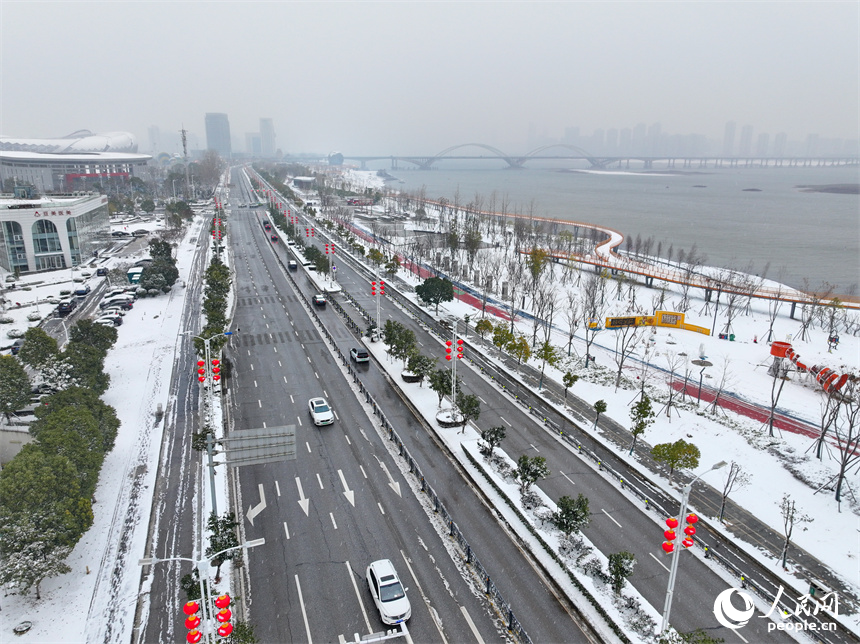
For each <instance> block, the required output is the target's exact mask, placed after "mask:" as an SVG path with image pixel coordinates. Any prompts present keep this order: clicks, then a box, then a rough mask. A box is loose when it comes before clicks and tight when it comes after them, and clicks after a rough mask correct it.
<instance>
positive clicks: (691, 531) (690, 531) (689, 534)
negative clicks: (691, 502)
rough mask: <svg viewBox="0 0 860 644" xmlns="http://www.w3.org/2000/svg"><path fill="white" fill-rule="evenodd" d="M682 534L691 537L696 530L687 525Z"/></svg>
mask: <svg viewBox="0 0 860 644" xmlns="http://www.w3.org/2000/svg"><path fill="white" fill-rule="evenodd" d="M684 534H685V535H687V536H688V537H692V536H693V535H694V534H696V529H695V528H694V527H693V526H691V525H688V526H687V527H686V528H684Z"/></svg>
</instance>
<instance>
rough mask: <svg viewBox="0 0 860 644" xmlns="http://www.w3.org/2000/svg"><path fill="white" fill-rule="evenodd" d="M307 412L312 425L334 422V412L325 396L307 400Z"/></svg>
mask: <svg viewBox="0 0 860 644" xmlns="http://www.w3.org/2000/svg"><path fill="white" fill-rule="evenodd" d="M308 412H309V413H310V415H311V420H312V421H313V423H314V425H316V426H317V427H319V426H320V425H331V424H332V423H333V422H334V412H333V411H332V410H331V407H329V406H328V402H326V399H325V398H311V399H310V400H309V401H308Z"/></svg>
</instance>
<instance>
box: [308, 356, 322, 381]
mask: <svg viewBox="0 0 860 644" xmlns="http://www.w3.org/2000/svg"><path fill="white" fill-rule="evenodd" d="M310 361H311V360H310V358H308V362H310ZM314 375H315V376H316V377H317V380H319V379H320V375H319V374H318V373H317V372H316V371H314Z"/></svg>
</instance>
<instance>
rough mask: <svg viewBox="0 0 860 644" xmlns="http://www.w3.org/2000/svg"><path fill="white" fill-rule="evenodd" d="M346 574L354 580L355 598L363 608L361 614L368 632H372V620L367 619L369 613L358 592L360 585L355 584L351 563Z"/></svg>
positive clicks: (347, 563)
mask: <svg viewBox="0 0 860 644" xmlns="http://www.w3.org/2000/svg"><path fill="white" fill-rule="evenodd" d="M346 574H347V575H348V576H349V578H350V579H352V587H353V589H354V590H355V596H356V597H358V605H359V606H361V614H362V615H364V624H365V625H366V626H367V632H368V633H370V632H371V630H372V629H371V628H370V620H369V619H367V611H366V610H364V600H362V599H361V593H359V592H358V584H356V583H355V575H353V574H352V566H350V565H349V561H347V562H346Z"/></svg>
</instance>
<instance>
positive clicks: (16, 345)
mask: <svg viewBox="0 0 860 644" xmlns="http://www.w3.org/2000/svg"><path fill="white" fill-rule="evenodd" d="M23 344H24V341H23V340H15V342H13V343H12V348H11V349H10V350H9V352H10V353H11V354H12V355H13V356H17V355H18V352H19V351H20V350H21V345H23Z"/></svg>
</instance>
